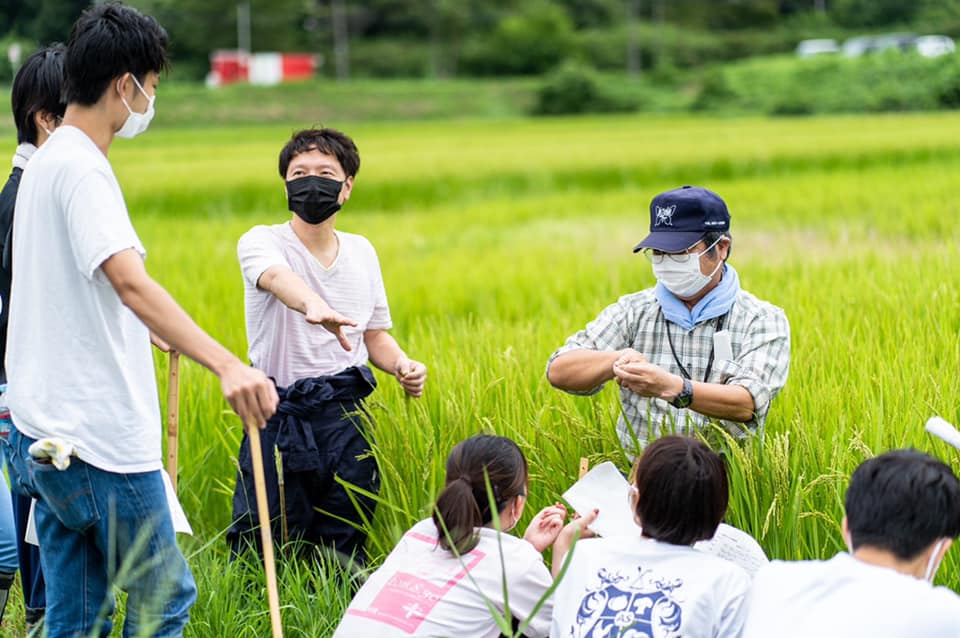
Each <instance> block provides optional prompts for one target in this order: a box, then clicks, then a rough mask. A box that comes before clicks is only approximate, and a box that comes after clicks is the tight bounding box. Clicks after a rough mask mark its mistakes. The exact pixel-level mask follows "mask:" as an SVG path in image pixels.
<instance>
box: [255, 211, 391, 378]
mask: <svg viewBox="0 0 960 638" xmlns="http://www.w3.org/2000/svg"><path fill="white" fill-rule="evenodd" d="M335 232H336V234H337V238H338V239H339V240H340V250H339V252H338V253H337V258H336V259H335V260H334V262H333V264H331V265H330V267H329V268H324V267H323V266H322V265H320V262H319V261H317V259H316V257H314V256H313V255H312V254H310V251H309V250H307V247H306V246H304V245H303V242H301V241H300V238H298V237H297V235H296V233H294V232H293V228H292V227H291V226H290V224H289V222H288V223H286V224H277V225H274V226H254V227H253V228H251V229H250V230H249V231H247V233H246V234H244V236H243V237H241V238H240V241H239V243H238V244H237V256H238V257H239V259H240V269H241V270H242V271H243V289H244V308H245V310H246V319H247V342H248V343H249V347H250V352H249V354H250V362H251V363H252V364H253V366H254V367H255V368H257V369H259V370H263V372H265V373H266V374H267V375H268V376H271V377H273V378H274V379H276V381H277V383H278V384H279V385H281V386H287V385H290V384H291V383H293V382H294V381H296V380H297V379H304V378H308V377H316V376H323V375H328V374H336V373H337V372H341V371H342V370H344V369H346V368H349V367H351V366H359V365H363V364H365V363H366V362H367V358H368V355H367V347H366V345H365V344H364V342H363V332H364V331H365V330H368V329H369V330H377V329H383V330H387V329H389V328H390V327H392V325H393V324H392V323H391V321H390V308H389V307H388V306H387V293H386V290H385V289H384V287H383V277H382V276H381V274H380V262H379V260H378V259H377V252H376V251H375V250H374V249H373V246H372V245H371V244H370V242H369V241H367V239H366V238H365V237H362V236H360V235H353V234H351V233H343V232H340V231H335ZM278 265H279V266H286V267H287V268H289V269H290V270H292V271H293V272H294V273H296V274H297V275H299V276H300V277H301V278H302V279H303V280H304V281H305V282H306V284H307V286H309V287H310V289H311V290H313V291H314V292H316V293H317V294H319V295H320V296H321V297H323V299H324V300H325V301H326V302H327V303H328V304H329V305H330V307H331V308H333V309H334V310H336V311H337V312H339V313H340V314H342V315H344V316H346V317H348V318H350V319H353V320H354V321H356V322H357V326H356V327H355V328H353V327H349V326H347V327H345V328H344V329H343V331H344V334H345V335H346V337H347V339H348V340H349V341H350V343H351V345H352V346H353V349H352V350H350V351H347V350H344V349H343V348H342V347H341V346H340V343H339V342H338V341H337V338H336V337H334V336H333V335H332V334H331V333H330V332H328V331H327V330H325V329H324V328H323V327H322V326H316V325H311V324H309V323H307V322H306V320H305V319H304V317H303V315H302V314H300V313H299V312H297V311H295V310H291V309H290V308H287V307H286V306H285V305H284V304H283V302H282V301H280V300H279V299H277V298H276V297H275V296H274V295H273V294H271V293H269V292H267V291H265V290H262V289H260V288H257V281H258V280H259V279H260V275H262V274H263V273H264V272H265V271H266V270H267V269H268V268H270V267H271V266H278Z"/></svg>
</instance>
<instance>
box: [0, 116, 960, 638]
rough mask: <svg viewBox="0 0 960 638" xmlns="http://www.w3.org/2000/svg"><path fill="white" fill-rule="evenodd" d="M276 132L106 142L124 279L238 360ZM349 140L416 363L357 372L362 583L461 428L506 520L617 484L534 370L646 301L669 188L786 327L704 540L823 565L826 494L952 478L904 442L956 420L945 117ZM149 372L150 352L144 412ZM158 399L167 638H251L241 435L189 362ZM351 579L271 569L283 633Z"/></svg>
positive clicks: (667, 120) (309, 624)
mask: <svg viewBox="0 0 960 638" xmlns="http://www.w3.org/2000/svg"><path fill="white" fill-rule="evenodd" d="M299 124H300V123H292V124H291V125H290V126H287V127H255V126H252V127H249V128H244V129H228V128H220V129H218V128H205V129H201V130H198V129H158V130H156V131H151V133H150V134H149V135H146V136H144V137H143V138H142V140H141V139H139V138H138V140H137V141H136V142H135V143H128V142H125V141H118V142H117V143H116V144H115V145H114V147H113V148H112V149H111V155H110V156H111V160H112V161H113V162H114V165H115V167H116V171H117V174H118V176H119V179H120V181H121V185H122V186H123V187H124V192H125V195H126V197H127V203H128V206H129V208H130V210H131V214H132V215H133V218H134V223H135V225H136V227H137V229H138V232H139V234H140V236H141V239H142V240H143V242H144V244H145V246H146V247H147V250H148V258H147V262H146V264H147V269H148V271H149V272H150V273H151V274H152V275H153V276H154V277H156V278H157V279H158V280H159V281H160V283H162V284H163V285H164V286H165V287H167V288H168V289H169V290H170V291H171V292H172V293H173V295H174V297H175V298H177V299H178V300H179V301H180V302H181V304H182V305H183V306H184V307H185V309H186V310H187V311H188V312H189V313H190V314H191V315H192V316H194V317H195V318H196V319H197V321H198V322H199V323H200V325H201V326H203V327H204V328H206V329H207V330H208V331H209V332H210V333H211V334H213V335H214V336H215V337H216V338H217V339H218V340H220V341H222V342H223V343H224V344H225V345H227V347H229V348H230V349H231V350H233V351H234V352H236V353H238V354H240V355H243V353H245V350H246V337H245V332H244V322H243V301H242V290H243V283H242V279H241V274H240V270H239V267H238V265H237V260H236V241H237V239H238V238H239V237H240V235H242V234H243V233H244V232H245V231H246V230H247V229H249V228H250V227H251V226H253V225H255V224H273V223H281V222H283V221H284V220H286V219H288V218H289V215H290V213H289V212H288V211H287V210H286V206H285V202H284V197H283V190H282V183H281V182H280V179H279V176H278V175H277V173H276V164H275V163H276V155H277V153H278V152H279V149H280V147H281V146H282V144H283V143H284V141H285V140H286V139H287V137H288V136H289V133H290V131H291V130H293V129H294V128H295V127H296V126H297V125H299ZM332 124H334V125H338V124H340V123H339V122H333V123H332ZM346 130H347V132H348V133H351V134H353V135H354V136H355V137H356V139H357V141H358V144H359V146H360V149H361V153H362V155H363V162H364V163H363V168H362V169H361V172H360V174H359V176H358V179H357V185H356V189H355V191H354V196H353V197H352V198H351V200H350V203H349V204H348V205H347V206H346V207H345V208H344V210H343V211H342V212H341V213H339V215H338V221H337V227H338V228H339V229H341V230H344V231H348V232H357V233H361V234H363V235H365V236H366V237H368V238H369V239H370V240H371V242H372V243H373V245H374V246H375V247H376V248H377V251H378V255H379V258H380V262H381V266H382V270H383V274H384V279H385V283H386V288H387V292H388V296H389V300H390V306H391V312H392V315H393V320H394V324H395V327H394V328H393V331H392V332H393V333H394V335H395V336H396V337H397V339H398V341H399V342H400V344H401V345H402V346H403V348H404V349H405V350H406V351H407V352H408V353H409V354H410V356H412V357H414V358H417V359H418V360H421V361H424V362H425V363H426V364H427V366H428V369H429V378H428V381H427V387H426V392H425V394H424V396H423V398H421V399H419V400H413V399H407V398H406V397H405V396H404V394H403V392H402V390H401V389H400V387H399V385H398V384H397V383H396V381H395V380H394V379H393V378H392V376H389V375H384V374H381V373H379V372H378V373H377V378H378V380H379V382H380V386H379V388H378V389H377V390H376V392H375V393H374V394H373V395H371V397H370V399H369V401H368V408H369V411H370V415H371V434H372V437H373V440H374V443H373V445H372V453H373V454H374V455H375V456H376V458H377V460H378V463H379V465H380V470H381V476H382V488H381V491H380V494H379V497H378V498H379V505H378V507H377V511H376V514H375V516H374V518H373V520H372V521H370V523H369V529H368V530H367V531H369V533H370V541H369V544H370V553H371V558H372V559H373V562H374V564H377V561H378V560H379V559H381V558H382V557H383V556H385V555H386V554H387V553H388V552H389V551H390V549H391V548H392V547H393V546H394V545H395V544H396V541H397V540H398V539H399V538H400V536H401V535H402V534H403V532H404V531H405V530H407V529H409V527H410V526H411V525H412V524H413V523H415V522H416V521H418V520H421V519H423V518H425V517H426V516H427V515H428V513H429V512H430V508H431V506H432V502H433V498H434V495H435V494H436V493H437V492H438V491H439V488H440V487H441V485H442V482H443V462H444V459H445V457H446V455H447V453H448V452H449V450H450V449H451V448H452V447H453V445H454V444H456V443H457V442H459V441H460V440H462V439H464V438H466V437H468V436H470V435H473V434H476V433H479V432H490V433H496V434H500V435H504V436H508V437H510V438H512V439H514V440H515V441H517V442H518V444H519V445H520V447H521V449H522V450H523V452H524V454H525V455H526V457H527V459H528V461H529V464H530V486H531V489H530V501H529V508H528V510H529V511H530V512H536V511H538V510H539V509H540V508H542V507H544V506H546V505H548V504H551V503H553V502H555V501H556V500H558V498H559V496H560V494H562V493H563V491H564V490H565V489H566V488H567V487H569V485H570V484H571V483H573V481H574V480H575V479H576V473H577V465H578V459H579V458H581V457H587V458H589V459H590V460H591V462H592V463H597V462H600V461H603V460H612V461H614V462H615V463H617V464H618V466H619V467H620V468H621V469H627V467H628V460H627V458H626V457H625V456H624V454H623V451H622V450H621V449H620V446H619V443H618V440H617V437H616V436H615V433H614V425H615V422H616V420H617V417H618V416H619V403H618V398H617V392H616V389H615V388H606V389H604V390H603V391H602V392H601V393H599V394H598V395H596V396H594V397H574V396H569V395H566V394H564V393H561V392H559V391H557V390H555V389H553V388H551V387H550V385H549V383H548V382H547V380H546V377H545V374H544V371H545V365H546V361H547V358H548V357H549V355H550V354H551V353H552V352H553V351H554V350H555V349H556V348H557V347H558V346H560V345H561V344H562V343H563V341H564V339H565V338H566V337H567V336H568V335H570V334H572V333H573V332H575V331H576V330H578V329H580V328H581V327H582V326H583V325H584V324H586V323H587V322H588V321H590V320H591V319H593V318H594V317H595V316H596V315H597V314H599V312H600V311H601V310H602V309H603V308H604V307H605V306H606V305H608V304H610V303H612V302H614V301H615V300H616V299H617V297H618V296H619V295H621V294H626V293H629V292H633V291H636V290H640V289H643V288H646V287H649V286H651V285H652V284H653V283H654V280H653V276H652V274H651V272H650V269H649V266H648V264H647V263H646V262H645V261H644V260H643V259H641V258H639V257H637V256H636V255H634V254H633V253H632V252H631V249H632V247H633V246H634V245H635V244H636V242H637V241H639V240H640V239H641V238H642V237H643V236H644V235H645V234H646V232H647V229H648V222H649V220H648V216H647V210H648V209H647V207H648V204H649V201H650V199H651V198H652V197H653V195H655V194H656V193H657V192H659V191H661V190H665V189H667V188H672V187H676V186H677V185H679V184H682V183H694V184H700V185H704V186H707V187H709V188H711V189H713V190H715V191H717V192H718V193H720V194H721V195H722V196H723V197H724V198H725V199H726V201H727V203H728V205H729V207H730V210H731V213H732V216H733V222H732V232H733V236H734V242H733V251H732V255H731V258H730V263H731V264H733V265H734V266H735V267H736V268H737V270H738V272H739V274H740V278H741V282H742V284H743V285H744V287H745V288H746V289H748V290H750V291H751V292H752V293H754V294H756V295H757V296H758V297H760V298H762V299H766V300H768V301H770V302H771V303H774V304H776V305H778V306H780V307H782V308H784V310H785V311H786V314H787V316H788V318H789V320H790V323H791V330H792V360H791V372H790V379H789V381H788V383H787V386H786V388H785V389H784V390H783V392H782V393H781V394H780V396H779V397H777V399H776V400H775V401H774V403H773V406H772V408H771V411H770V413H769V416H768V418H767V421H766V425H765V429H764V433H763V436H762V437H757V438H751V439H747V440H745V441H738V442H736V443H733V442H729V441H728V442H727V443H726V444H725V447H726V449H727V450H728V455H727V456H728V459H729V461H730V463H729V467H730V483H731V494H730V508H729V512H728V522H730V523H732V524H734V525H736V526H738V527H741V528H742V529H744V530H746V531H748V532H750V533H751V534H753V535H754V536H756V537H757V538H758V540H759V541H760V543H761V545H762V546H763V547H764V548H765V549H766V551H767V552H768V554H769V555H770V556H771V557H774V558H786V559H797V558H826V557H829V556H831V555H832V554H834V553H835V552H837V551H842V550H843V542H842V540H841V539H840V535H839V525H840V520H841V518H842V513H843V495H844V492H845V489H846V484H847V480H848V478H849V476H850V474H851V472H852V471H853V469H854V468H855V467H856V466H857V465H858V464H859V463H860V462H862V461H863V460H864V459H866V458H868V457H869V456H871V455H873V454H876V453H878V452H882V451H884V450H887V449H890V448H894V447H903V446H913V447H916V448H918V449H921V450H924V451H929V452H931V453H934V454H936V455H937V456H939V457H940V458H943V459H944V460H945V461H946V462H947V463H949V464H951V466H952V467H955V468H957V469H958V470H960V452H958V451H956V450H953V449H951V448H948V447H947V446H946V445H945V444H943V443H941V442H938V441H934V440H931V439H930V438H929V437H928V435H926V434H925V433H924V432H923V431H922V426H923V423H924V422H925V421H926V419H927V417H928V416H930V415H931V414H939V415H941V416H943V417H944V418H945V419H947V420H948V421H951V422H954V423H958V422H960V384H958V383H956V377H957V362H958V361H960V340H958V339H957V334H960V248H958V245H960V244H958V241H957V240H958V239H960V227H958V226H957V224H956V221H955V220H956V219H958V218H960V210H958V208H960V207H958V204H957V203H956V186H955V184H956V177H955V175H956V174H957V171H958V169H960V142H958V141H957V140H960V135H958V134H960V117H957V116H956V114H952V113H938V114H930V115H909V116H898V117H891V116H871V117H862V116H861V117H854V116H844V117H829V118H819V117H818V118H808V119H803V120H765V119H759V118H699V119H693V118H686V117H664V116H643V117H639V116H631V117H626V116H608V117H591V118H582V119H566V118H558V119H556V120H550V121H531V120H512V119H510V120H496V121H470V120H465V121H457V122H454V123H451V122H419V123H411V122H407V123H397V122H390V123H366V124H358V125H350V126H348V127H346ZM10 145H11V146H12V142H11V144H10ZM166 365H167V364H166V357H160V356H158V357H157V378H158V381H159V385H160V394H161V396H163V395H164V394H165V383H166ZM181 388H182V389H181V402H182V403H181V429H180V431H181V441H180V445H181V449H180V476H179V487H180V497H181V500H182V501H183V505H184V509H185V510H186V513H187V515H188V517H189V518H190V520H191V523H192V524H193V527H194V529H195V531H196V533H197V537H196V538H194V539H185V540H183V542H182V544H183V547H184V548H185V550H186V553H187V555H188V558H189V560H190V564H191V566H192V567H193V571H194V574H195V575H196V577H197V580H198V583H199V588H200V599H199V601H198V603H197V605H196V606H195V607H194V610H193V621H192V623H191V625H190V627H189V628H188V631H187V635H188V636H196V637H208V636H209V637H213V636H218V637H219V636H223V635H236V636H260V635H265V634H266V632H267V631H268V629H267V628H268V626H269V617H268V615H267V608H266V603H265V596H264V593H263V580H262V574H261V573H260V572H259V571H258V568H257V567H256V566H253V567H250V566H247V567H244V566H242V565H240V564H237V563H231V562H229V560H228V555H227V551H226V548H225V544H224V542H223V540H222V533H223V530H225V529H226V527H227V526H228V525H229V523H230V496H231V494H232V491H233V485H234V480H235V476H236V471H237V468H236V454H237V450H238V447H239V442H240V436H241V427H240V424H239V422H238V420H237V419H236V418H235V417H233V416H232V415H231V413H230V412H229V410H228V409H227V405H226V403H225V402H224V401H223V399H222V397H221V395H220V389H219V384H218V383H217V380H216V379H215V378H214V377H213V376H212V375H211V374H210V373H208V372H207V371H206V370H203V369H202V368H200V367H199V366H197V365H195V364H193V363H191V362H188V361H184V362H183V364H182V380H181ZM529 516H531V514H527V515H526V516H525V517H524V519H525V520H524V521H522V522H521V524H525V523H526V522H527V521H528V520H529ZM958 557H960V554H958V553H957V551H956V550H952V551H950V552H948V554H947V556H946V560H945V561H944V565H943V567H942V568H941V571H940V573H939V577H938V582H941V583H944V584H947V585H948V586H951V587H954V588H956V587H957V582H958V577H960V558H958ZM353 586H354V585H352V584H350V582H349V579H344V578H342V577H341V576H338V575H337V573H336V567H334V566H331V565H327V564H324V563H318V564H317V565H313V564H302V563H297V564H287V563H286V562H285V561H281V564H280V588H281V592H280V593H281V602H282V604H283V605H284V607H283V617H284V623H285V626H286V627H287V628H288V632H289V633H291V635H303V636H327V635H329V634H330V632H331V631H332V629H333V627H334V626H335V625H336V622H337V621H338V619H339V617H340V615H341V614H342V611H343V609H345V608H346V605H347V604H348V602H349V599H350V597H351V595H352V587H353ZM21 620H22V616H21V617H17V616H16V615H15V614H14V615H13V617H12V618H11V619H10V621H12V625H9V623H8V625H9V626H13V627H20V626H22V622H21ZM18 623H19V624H18Z"/></svg>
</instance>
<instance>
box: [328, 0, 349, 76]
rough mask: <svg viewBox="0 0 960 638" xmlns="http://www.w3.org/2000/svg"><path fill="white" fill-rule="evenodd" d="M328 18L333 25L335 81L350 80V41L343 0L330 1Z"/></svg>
mask: <svg viewBox="0 0 960 638" xmlns="http://www.w3.org/2000/svg"><path fill="white" fill-rule="evenodd" d="M330 14H331V15H330V18H331V22H332V24H333V61H334V65H335V66H336V69H337V79H338V80H347V79H349V78H350V40H349V37H350V35H349V26H350V25H349V23H348V22H347V9H346V7H345V6H344V2H343V0H331V2H330Z"/></svg>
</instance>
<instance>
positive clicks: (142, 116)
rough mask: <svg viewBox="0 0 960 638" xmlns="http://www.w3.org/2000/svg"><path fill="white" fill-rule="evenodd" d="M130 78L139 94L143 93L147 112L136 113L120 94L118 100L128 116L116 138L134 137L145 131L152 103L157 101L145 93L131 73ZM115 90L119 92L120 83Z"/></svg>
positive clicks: (148, 122) (151, 112) (151, 117)
mask: <svg viewBox="0 0 960 638" xmlns="http://www.w3.org/2000/svg"><path fill="white" fill-rule="evenodd" d="M130 77H131V78H133V82H134V84H136V85H137V88H138V89H140V92H141V93H143V97H145V98H147V110H146V111H144V112H143V113H137V112H136V111H134V110H133V109H132V108H130V105H129V104H127V100H126V99H125V98H124V97H123V93H120V100H121V101H123V105H124V106H125V107H127V110H128V111H130V115H128V116H127V121H126V122H124V123H123V126H121V127H120V130H119V131H117V132H116V136H117V137H126V138H131V137H136V136H137V135H140V134H141V133H143V132H144V131H146V130H147V127H148V126H150V120H152V119H153V113H154V110H153V102H154V100H156V99H157V96H156V95H154V96H152V97H151V96H149V95H147V92H146V91H144V90H143V87H142V86H140V82H138V81H137V78H136V76H134V75H133V74H132V73H131V74H130ZM117 90H118V91H119V90H120V83H119V81H118V82H117Z"/></svg>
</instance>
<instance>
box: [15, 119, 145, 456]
mask: <svg viewBox="0 0 960 638" xmlns="http://www.w3.org/2000/svg"><path fill="white" fill-rule="evenodd" d="M16 212H17V214H16V216H15V218H14V228H13V261H14V263H15V264H16V268H14V269H13V288H12V289H13V290H15V291H16V294H14V295H11V304H10V326H9V333H8V337H7V360H6V364H7V376H8V377H9V379H10V391H9V394H8V401H9V404H10V411H11V413H12V415H13V421H14V423H15V424H16V426H17V428H19V429H20V430H21V431H22V432H24V433H25V434H26V435H28V436H30V437H33V438H43V437H60V438H62V439H64V440H65V441H67V442H70V443H73V444H74V445H76V447H77V451H78V455H79V457H80V458H81V459H82V460H84V461H86V462H88V463H90V464H91V465H94V466H96V467H98V468H101V469H104V470H107V471H111V472H131V473H132V472H146V471H152V470H157V469H160V467H161V466H162V462H161V449H160V440H161V430H160V407H159V403H158V398H157V384H156V378H155V376H154V369H153V358H152V353H151V351H150V348H151V346H150V333H149V331H148V330H147V328H146V326H144V325H143V323H142V322H141V321H140V319H138V318H137V316H136V315H134V314H133V312H132V311H131V310H129V309H128V308H127V307H126V306H124V305H123V303H122V302H121V301H120V297H119V296H118V295H117V293H116V291H114V289H113V286H112V285H111V284H110V282H109V280H108V279H107V277H106V275H104V273H103V271H102V270H101V269H100V265H101V264H102V263H103V262H104V261H105V260H106V259H107V258H108V257H110V256H112V255H114V254H116V253H118V252H120V251H122V250H126V249H128V248H133V249H134V250H136V251H137V252H138V253H139V254H140V255H141V256H144V255H145V254H146V252H145V251H144V248H143V245H142V244H141V243H140V239H139V238H138V237H137V233H136V231H134V229H133V225H132V224H131V222H130V217H129V215H128V214H127V207H126V204H125V203H124V201H123V193H121V191H120V185H119V184H118V183H117V179H116V177H115V176H114V174H113V169H112V168H111V167H110V162H108V161H107V158H106V157H105V156H104V155H103V153H101V152H100V150H99V149H98V148H97V147H96V145H95V144H94V143H93V141H92V140H91V139H90V138H89V137H87V135H86V134H85V133H84V132H83V131H81V130H80V129H78V128H75V127H72V126H61V127H60V128H58V129H57V130H56V132H55V133H54V134H53V136H52V137H51V138H50V140H49V141H47V142H46V143H45V144H44V145H43V146H42V147H41V148H40V149H39V150H37V152H36V153H35V154H34V155H33V158H32V159H31V160H30V163H29V164H28V165H27V168H26V169H25V170H24V173H23V178H22V181H21V182H20V190H19V192H18V195H17V205H16Z"/></svg>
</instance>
